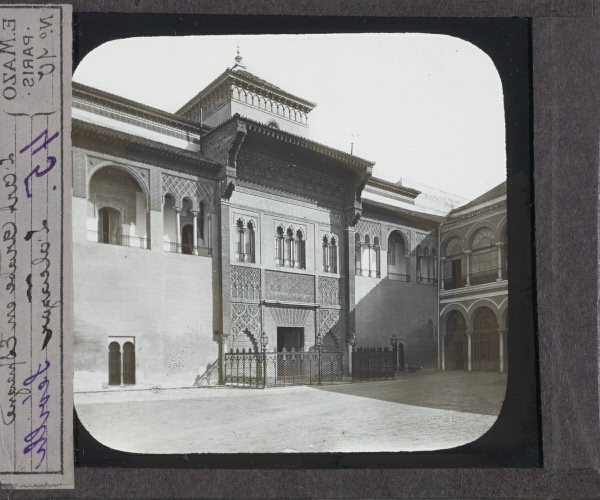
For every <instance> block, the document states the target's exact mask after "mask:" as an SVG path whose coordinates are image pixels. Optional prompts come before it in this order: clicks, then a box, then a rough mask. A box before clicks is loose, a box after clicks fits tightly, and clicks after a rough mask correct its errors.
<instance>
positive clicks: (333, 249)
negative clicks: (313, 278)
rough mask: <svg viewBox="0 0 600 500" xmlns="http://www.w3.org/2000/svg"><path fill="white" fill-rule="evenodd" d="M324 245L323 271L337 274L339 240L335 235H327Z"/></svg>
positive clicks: (323, 241)
mask: <svg viewBox="0 0 600 500" xmlns="http://www.w3.org/2000/svg"><path fill="white" fill-rule="evenodd" d="M322 246H323V272H326V273H333V274H337V272H338V242H337V238H336V237H335V236H329V235H325V236H323V240H322Z"/></svg>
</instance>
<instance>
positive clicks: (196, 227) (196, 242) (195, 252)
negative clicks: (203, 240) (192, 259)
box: [190, 211, 198, 255]
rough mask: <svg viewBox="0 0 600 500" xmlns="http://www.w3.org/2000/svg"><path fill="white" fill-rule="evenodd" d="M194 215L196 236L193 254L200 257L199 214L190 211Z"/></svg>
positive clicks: (194, 237)
mask: <svg viewBox="0 0 600 500" xmlns="http://www.w3.org/2000/svg"><path fill="white" fill-rule="evenodd" d="M190 212H191V214H192V217H193V218H194V236H193V240H192V241H193V243H192V253H193V254H194V255H198V212H197V211H190Z"/></svg>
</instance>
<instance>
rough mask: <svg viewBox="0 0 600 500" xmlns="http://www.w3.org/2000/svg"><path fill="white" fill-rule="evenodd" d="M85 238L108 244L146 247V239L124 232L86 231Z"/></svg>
mask: <svg viewBox="0 0 600 500" xmlns="http://www.w3.org/2000/svg"><path fill="white" fill-rule="evenodd" d="M87 240H88V241H95V242H97V243H106V244H108V245H119V246H123V247H131V248H144V249H148V240H147V239H146V238H140V237H138V236H128V235H126V234H112V233H103V232H99V231H88V232H87Z"/></svg>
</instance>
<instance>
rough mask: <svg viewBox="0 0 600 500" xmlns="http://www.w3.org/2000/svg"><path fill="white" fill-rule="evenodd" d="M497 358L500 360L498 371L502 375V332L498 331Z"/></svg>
mask: <svg viewBox="0 0 600 500" xmlns="http://www.w3.org/2000/svg"><path fill="white" fill-rule="evenodd" d="M498 349H499V350H498V358H499V360H500V363H499V367H498V371H499V372H500V373H504V330H498Z"/></svg>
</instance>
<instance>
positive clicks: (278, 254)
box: [275, 226, 285, 266]
mask: <svg viewBox="0 0 600 500" xmlns="http://www.w3.org/2000/svg"><path fill="white" fill-rule="evenodd" d="M284 232H285V230H284V229H283V226H279V227H278V228H277V230H276V231H275V265H277V266H283V246H284V245H283V240H284Z"/></svg>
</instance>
